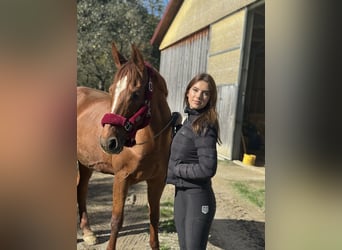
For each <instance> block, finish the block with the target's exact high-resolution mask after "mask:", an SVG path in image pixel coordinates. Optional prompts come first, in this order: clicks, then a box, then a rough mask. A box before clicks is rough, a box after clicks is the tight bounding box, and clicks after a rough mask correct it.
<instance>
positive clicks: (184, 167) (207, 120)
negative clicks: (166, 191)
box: [166, 73, 221, 250]
mask: <svg viewBox="0 0 342 250" xmlns="http://www.w3.org/2000/svg"><path fill="white" fill-rule="evenodd" d="M216 100H217V90H216V84H215V81H214V79H213V78H212V77H211V76H210V75H209V74H206V73H202V74H198V75H196V76H195V77H194V78H193V79H192V80H191V81H190V82H189V84H188V86H187V88H186V91H185V95H184V104H185V106H186V108H185V113H187V114H188V118H187V119H186V120H185V121H184V123H183V126H182V127H181V128H180V129H179V131H178V132H177V133H176V135H175V136H174V138H173V141H172V145H171V154H170V159H169V165H168V174H167V180H166V181H167V183H169V184H173V185H175V201H174V220H175V225H176V230H177V234H178V241H179V246H180V249H181V250H183V249H186V250H201V249H206V246H207V242H208V236H209V229H210V226H211V223H212V221H213V218H214V215H215V211H216V201H215V195H214V192H213V189H212V186H211V178H212V177H213V176H214V175H215V173H216V168H217V151H216V143H220V142H221V141H220V136H219V123H218V115H217V112H216Z"/></svg>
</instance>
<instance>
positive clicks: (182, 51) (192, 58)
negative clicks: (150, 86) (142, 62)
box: [159, 28, 209, 113]
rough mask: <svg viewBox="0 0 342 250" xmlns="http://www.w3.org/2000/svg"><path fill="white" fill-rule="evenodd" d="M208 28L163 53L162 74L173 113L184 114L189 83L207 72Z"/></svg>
mask: <svg viewBox="0 0 342 250" xmlns="http://www.w3.org/2000/svg"><path fill="white" fill-rule="evenodd" d="M208 34H209V32H208V28H207V29H204V30H201V31H199V32H197V33H196V34H194V35H192V36H191V37H189V38H187V39H184V40H182V41H180V42H179V43H177V44H175V45H173V46H172V47H169V48H167V49H165V50H163V51H162V52H161V60H160V70H159V71H160V73H161V75H162V76H163V77H164V78H165V80H166V83H167V86H168V90H169V96H168V103H169V105H170V108H171V111H178V112H181V113H182V112H183V110H184V106H183V98H184V92H185V88H186V86H187V84H188V83H189V81H190V80H191V79H192V78H193V77H194V76H195V75H196V74H198V73H200V72H205V71H206V68H207V56H208Z"/></svg>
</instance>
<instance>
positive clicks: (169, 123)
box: [135, 112, 179, 145]
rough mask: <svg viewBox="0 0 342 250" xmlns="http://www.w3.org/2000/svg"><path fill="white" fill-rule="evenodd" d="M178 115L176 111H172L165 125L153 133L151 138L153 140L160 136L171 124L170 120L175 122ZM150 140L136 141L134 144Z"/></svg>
mask: <svg viewBox="0 0 342 250" xmlns="http://www.w3.org/2000/svg"><path fill="white" fill-rule="evenodd" d="M178 115H179V114H177V113H176V112H173V113H172V114H171V118H170V120H169V121H168V123H167V124H166V125H165V127H163V128H162V129H161V130H160V131H159V132H158V133H157V134H155V135H154V136H153V140H155V139H156V138H157V137H158V136H160V135H161V134H162V133H163V132H164V131H165V130H166V129H167V128H168V127H169V126H170V125H171V124H172V122H176V120H177V118H178ZM149 141H150V140H146V141H144V142H140V143H136V144H135V145H143V144H145V143H147V142H149Z"/></svg>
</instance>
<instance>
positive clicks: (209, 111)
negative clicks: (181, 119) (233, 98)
mask: <svg viewBox="0 0 342 250" xmlns="http://www.w3.org/2000/svg"><path fill="white" fill-rule="evenodd" d="M198 81H205V82H207V83H208V86H209V93H210V97H209V101H208V103H207V106H206V107H205V108H204V111H203V112H201V114H200V115H199V117H198V118H197V119H196V120H195V121H194V122H193V123H192V129H193V130H194V132H195V133H196V134H201V133H202V132H204V130H205V128H206V127H207V126H213V127H214V128H215V129H216V131H217V142H218V143H219V144H221V143H222V142H221V139H220V125H219V122H218V113H217V111H216V102H217V88H216V83H215V81H214V78H213V77H212V76H211V75H209V74H207V73H200V74H198V75H196V76H194V78H192V79H191V81H190V82H189V84H188V86H187V87H186V90H185V94H184V105H185V106H187V107H189V106H190V105H189V100H188V97H187V95H188V92H189V90H190V88H191V87H192V86H193V85H194V84H195V83H196V82H198Z"/></svg>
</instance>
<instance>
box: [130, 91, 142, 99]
mask: <svg viewBox="0 0 342 250" xmlns="http://www.w3.org/2000/svg"><path fill="white" fill-rule="evenodd" d="M139 94H140V93H139V92H138V91H136V92H133V93H132V96H131V98H132V100H134V101H136V100H138V98H139Z"/></svg>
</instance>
